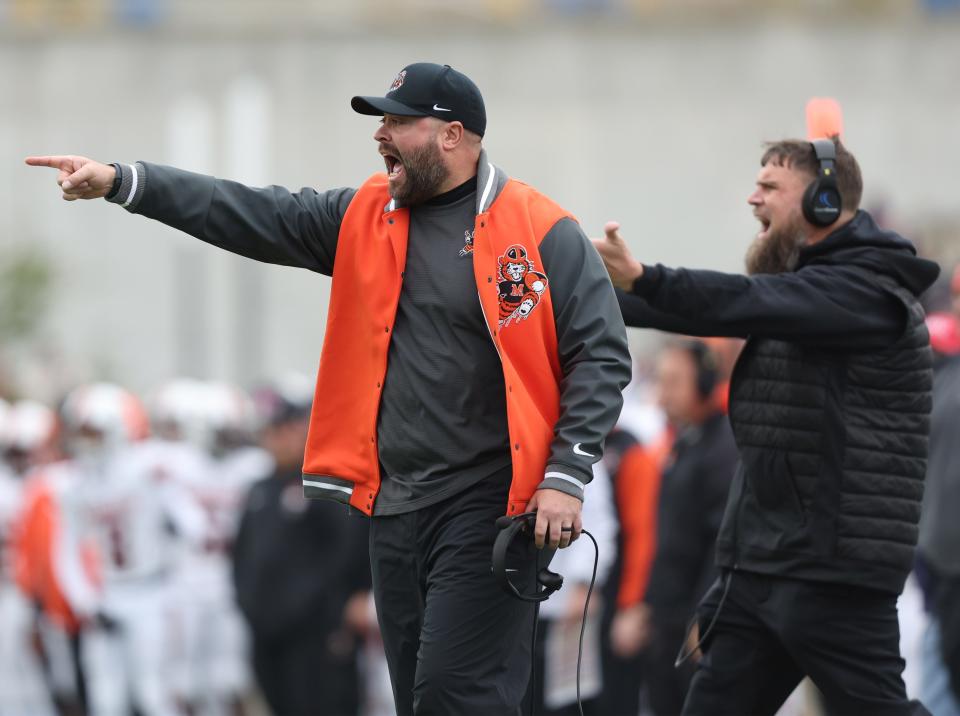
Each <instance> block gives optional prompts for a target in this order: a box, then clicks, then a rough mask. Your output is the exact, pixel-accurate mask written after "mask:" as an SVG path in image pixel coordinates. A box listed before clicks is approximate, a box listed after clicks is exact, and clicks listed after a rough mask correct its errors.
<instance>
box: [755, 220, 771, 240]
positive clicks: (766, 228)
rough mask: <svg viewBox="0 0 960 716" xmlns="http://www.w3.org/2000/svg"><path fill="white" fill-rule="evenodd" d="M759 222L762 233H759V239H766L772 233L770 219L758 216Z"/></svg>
mask: <svg viewBox="0 0 960 716" xmlns="http://www.w3.org/2000/svg"><path fill="white" fill-rule="evenodd" d="M757 221H759V222H760V231H758V232H757V238H758V239H762V238H765V237H766V236H767V235H768V234H769V233H770V219H765V218H764V217H762V216H757Z"/></svg>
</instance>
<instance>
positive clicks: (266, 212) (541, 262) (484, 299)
mask: <svg viewBox="0 0 960 716" xmlns="http://www.w3.org/2000/svg"><path fill="white" fill-rule="evenodd" d="M352 106H353V108H354V109H355V110H356V111H358V112H360V113H362V114H369V115H376V116H383V121H382V123H381V125H380V127H379V128H378V129H377V131H376V133H375V134H374V139H375V140H376V142H377V145H378V148H379V151H380V154H381V155H382V156H383V157H384V161H385V164H386V169H387V174H386V175H384V174H378V175H375V176H373V177H371V178H370V179H369V180H367V181H366V182H365V183H364V184H363V185H362V186H361V187H360V188H359V189H335V190H331V191H327V192H322V193H318V192H316V191H314V190H313V189H304V190H302V191H300V192H299V193H296V194H294V193H291V192H289V191H287V190H286V189H282V188H279V187H269V188H266V189H251V188H248V187H245V186H242V185H240V184H236V183H233V182H228V181H222V180H218V179H214V178H212V177H207V176H200V175H197V174H191V173H188V172H183V171H180V170H176V169H172V168H170V167H162V166H157V165H154V164H147V163H144V162H139V163H137V164H135V165H130V166H124V165H119V164H114V165H108V164H101V163H98V162H94V161H91V160H89V159H86V158H83V157H31V158H29V159H28V160H27V162H28V163H29V164H32V165H37V166H50V167H55V168H57V169H59V170H60V174H59V177H58V182H59V183H60V186H61V189H62V190H63V192H64V198H66V199H78V198H99V197H106V198H107V200H108V201H113V202H116V203H120V204H122V205H124V206H125V207H126V208H127V209H128V210H130V211H133V212H135V213H138V214H141V215H144V216H147V217H150V218H153V219H157V220H160V221H162V222H164V223H166V224H168V225H170V226H173V227H175V228H178V229H181V230H183V231H186V232H187V233H190V234H192V235H194V236H196V237H197V238H200V239H202V240H204V241H206V242H208V243H211V244H214V245H216V246H220V247H222V248H225V249H227V250H229V251H233V252H235V253H239V254H242V255H244V256H248V257H250V258H253V259H257V260H260V261H266V262H270V263H277V264H283V265H289V266H299V267H303V268H308V269H311V270H313V271H317V272H319V273H323V274H326V275H332V276H333V285H332V295H331V299H330V309H329V314H328V319H327V330H326V335H325V340H324V347H323V354H322V357H321V361H320V370H319V375H318V381H317V391H316V396H315V400H314V405H313V414H312V418H311V427H310V435H309V438H308V443H307V450H306V455H305V458H304V469H303V472H304V486H305V491H306V493H307V494H308V495H309V496H311V497H322V498H328V499H333V500H336V501H339V502H342V503H346V504H349V505H350V506H351V507H352V508H354V509H355V510H357V511H359V512H362V513H364V514H366V515H370V516H372V517H373V520H372V523H371V530H370V535H371V537H370V554H371V566H372V570H373V587H374V594H375V597H376V601H377V611H378V616H379V620H380V626H381V630H382V632H383V638H384V644H385V648H386V653H387V659H388V662H389V665H390V673H391V680H392V682H393V688H394V696H395V700H396V705H397V711H398V713H399V714H401V715H406V714H413V713H416V714H453V713H456V714H475V713H476V714H481V713H482V714H490V713H499V714H505V713H516V712H517V711H518V709H519V704H520V701H521V698H522V697H523V694H524V691H525V690H526V685H527V681H528V678H529V664H530V653H529V640H528V639H527V638H525V637H524V636H523V635H524V634H529V631H528V629H529V628H530V627H531V619H532V618H533V613H532V609H531V607H530V605H528V604H525V603H523V602H520V601H514V600H512V599H511V598H510V597H508V596H506V595H505V594H504V593H503V592H501V591H500V590H499V588H498V586H497V585H496V583H495V581H494V578H493V576H492V574H491V569H490V554H491V549H492V545H493V541H494V538H495V536H496V534H495V532H496V530H495V527H494V524H493V523H494V521H495V519H496V518H497V517H498V516H501V515H503V514H507V515H516V514H519V513H521V512H524V511H530V510H536V511H537V521H536V528H535V540H536V543H537V545H538V546H541V547H542V546H544V545H545V544H546V545H548V546H551V547H557V546H559V547H565V546H566V545H568V544H569V543H570V541H572V540H573V539H576V538H577V536H578V535H579V533H580V529H581V524H580V505H581V501H582V499H583V492H584V486H585V485H586V483H588V482H589V481H590V478H591V476H592V466H593V464H594V463H595V462H596V461H597V460H599V459H600V457H601V455H602V451H603V442H604V439H605V437H606V435H607V433H608V431H609V430H610V429H611V427H612V426H613V424H614V422H615V420H616V418H617V416H618V414H619V412H620V407H621V396H620V391H621V389H622V388H623V387H624V385H625V384H626V383H627V381H628V380H629V376H630V360H629V356H628V352H627V344H626V331H625V329H624V325H623V322H622V320H621V317H620V313H619V310H618V307H617V302H616V297H615V295H614V293H613V289H612V287H611V284H610V281H609V279H608V277H607V275H606V271H605V270H604V268H603V265H602V263H601V261H600V259H599V257H598V255H597V253H596V251H595V250H594V248H593V247H592V246H591V245H590V242H589V241H588V240H587V238H586V237H585V236H584V234H583V232H582V231H581V229H580V227H579V225H578V224H577V223H576V221H575V219H573V217H572V216H571V215H570V214H568V213H567V212H566V211H564V210H563V209H561V208H560V207H558V206H557V205H556V204H554V203H553V202H552V201H550V200H549V199H547V198H546V197H544V196H543V195H541V194H539V193H538V192H536V191H535V190H534V189H532V188H530V187H528V186H526V185H524V184H522V183H520V182H518V181H515V180H512V179H510V178H508V177H507V176H506V175H505V174H504V173H503V172H502V171H501V170H499V169H497V168H496V167H494V166H493V164H491V163H490V162H489V160H488V158H487V156H486V153H485V152H484V151H483V148H482V145H481V139H482V137H483V135H484V132H485V129H486V112H485V109H484V104H483V99H482V97H481V95H480V92H479V90H478V89H477V87H476V85H475V84H474V83H473V82H472V81H471V80H470V79H469V78H467V77H466V76H465V75H463V74H461V73H460V72H457V71H456V70H453V69H451V68H450V67H448V66H441V65H435V64H430V63H417V64H413V65H409V66H407V67H406V68H404V69H403V70H402V71H401V72H400V73H399V74H398V75H397V77H396V78H395V79H394V81H393V83H392V84H391V86H390V88H389V89H388V91H387V93H386V96H384V97H354V98H353V102H352ZM529 561H530V563H531V564H530V569H529V570H527V571H529V574H522V575H518V579H517V580H516V581H517V582H523V581H527V582H528V583H529V582H532V581H533V579H534V575H533V572H534V569H535V567H534V564H533V562H534V561H535V560H532V559H531V560H529Z"/></svg>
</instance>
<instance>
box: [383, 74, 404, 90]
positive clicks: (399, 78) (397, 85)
mask: <svg viewBox="0 0 960 716" xmlns="http://www.w3.org/2000/svg"><path fill="white" fill-rule="evenodd" d="M405 79H407V71H406V70H401V71H400V74H399V75H397V77H396V79H394V80H393V84H392V85H390V89H388V90H387V94H390V93H391V92H393V91H394V90H398V89H400V88H401V87H402V86H403V81H404V80H405Z"/></svg>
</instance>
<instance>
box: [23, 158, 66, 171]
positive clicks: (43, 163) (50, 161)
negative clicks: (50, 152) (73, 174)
mask: <svg viewBox="0 0 960 716" xmlns="http://www.w3.org/2000/svg"><path fill="white" fill-rule="evenodd" d="M72 160H73V157H67V156H63V155H54V156H47V157H27V158H26V159H25V160H24V161H25V162H26V163H27V164H28V165H30V166H31V167H53V168H54V169H60V168H61V167H63V165H64V164H67V163H68V162H71V161H72Z"/></svg>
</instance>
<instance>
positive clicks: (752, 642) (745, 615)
mask: <svg viewBox="0 0 960 716" xmlns="http://www.w3.org/2000/svg"><path fill="white" fill-rule="evenodd" d="M727 578H730V579H732V581H731V583H730V588H729V592H728V594H727V597H726V600H725V602H724V604H723V607H722V609H721V610H720V612H719V616H718V618H717V620H716V622H715V624H714V626H713V630H712V631H711V632H710V633H709V635H708V636H707V639H706V641H705V643H704V644H703V651H704V656H703V659H702V660H701V662H700V664H699V665H698V668H697V672H696V675H695V676H694V679H693V684H692V685H691V689H690V693H689V695H688V697H687V700H686V703H685V704H684V709H683V713H684V714H686V715H688V716H693V715H695V714H705V715H706V714H709V715H710V716H717V715H719V714H737V716H744V715H746V714H751V715H752V714H773V713H774V712H775V711H776V710H777V709H778V708H779V706H780V705H781V704H782V703H783V701H784V700H785V699H786V697H787V696H789V695H790V692H791V691H793V689H794V688H795V687H796V685H797V684H798V683H799V682H800V679H801V678H802V677H803V676H804V675H807V676H809V677H810V678H811V679H813V681H814V683H815V684H816V685H817V687H819V689H820V691H821V692H822V693H823V697H824V706H825V708H826V711H827V713H828V714H831V715H839V714H843V715H847V714H858V715H859V714H863V715H864V716H882V715H886V714H929V712H928V711H927V710H926V709H925V708H924V707H923V706H922V705H920V704H919V702H916V701H914V702H911V701H908V700H907V696H906V690H905V688H904V685H903V679H902V677H901V673H902V671H903V667H904V662H903V659H902V658H901V657H900V644H899V642H900V626H899V623H898V622H897V608H896V603H897V598H896V596H895V595H893V594H887V593H883V592H879V591H875V590H871V589H864V588H856V587H849V586H844V585H837V584H819V583H815V582H807V581H799V580H794V579H785V578H779V577H769V576H765V575H760V574H751V573H745V572H739V571H738V572H734V573H732V575H731V574H727V575H724V577H721V579H720V580H718V582H717V583H716V584H714V586H713V587H712V588H711V589H710V591H709V592H708V593H707V595H706V596H705V597H704V598H703V601H702V602H701V604H700V608H699V614H698V617H699V625H700V633H701V634H703V633H704V630H705V629H706V627H707V625H708V624H709V623H710V621H711V620H712V619H713V617H714V615H715V614H717V607H718V603H719V601H720V598H721V594H722V592H723V583H722V580H723V579H727Z"/></svg>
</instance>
